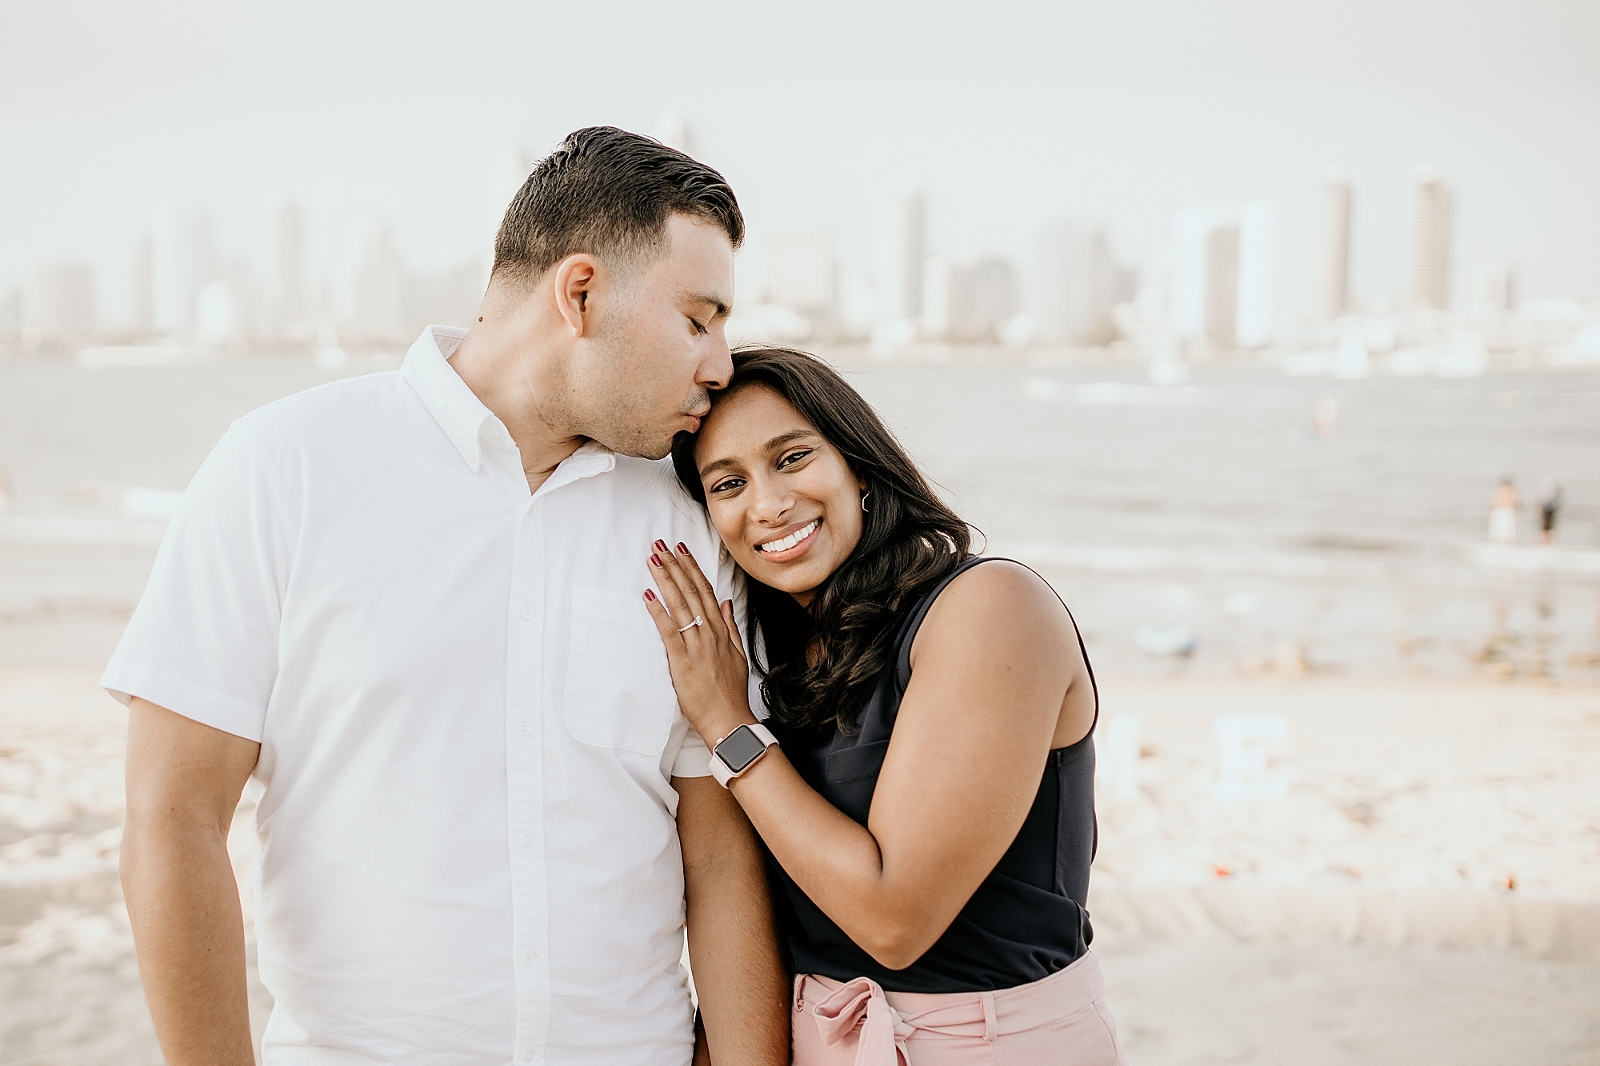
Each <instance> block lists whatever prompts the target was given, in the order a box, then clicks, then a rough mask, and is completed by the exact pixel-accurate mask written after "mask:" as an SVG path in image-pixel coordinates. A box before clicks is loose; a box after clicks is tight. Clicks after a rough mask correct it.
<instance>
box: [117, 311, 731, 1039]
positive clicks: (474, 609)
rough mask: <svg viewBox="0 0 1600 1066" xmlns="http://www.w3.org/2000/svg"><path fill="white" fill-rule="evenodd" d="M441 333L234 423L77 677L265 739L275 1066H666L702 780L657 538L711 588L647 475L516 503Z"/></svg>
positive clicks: (265, 876)
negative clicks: (685, 846) (689, 558)
mask: <svg viewBox="0 0 1600 1066" xmlns="http://www.w3.org/2000/svg"><path fill="white" fill-rule="evenodd" d="M465 335H466V334H465V331H462V330H452V329H445V328H442V327H437V326H436V327H433V328H432V329H430V330H429V331H427V332H425V333H424V334H423V336H422V338H421V339H420V340H418V341H417V343H416V344H415V345H413V346H412V348H411V351H410V353H409V354H408V355H407V356H406V360H405V364H404V365H403V367H402V368H401V369H400V370H398V371H396V372H394V373H388V374H374V375H372V376H369V377H362V378H353V379H349V380H344V381H338V382H334V383H332V384H329V385H324V386H322V387H320V388H315V389H312V390H310V391H308V392H304V393H300V394H299V395H296V396H291V397H289V398H288V399H285V400H281V401H279V402H277V403H274V404H271V405H269V406H267V407H265V408H262V409H261V410H259V411H256V412H254V413H252V414H250V415H248V416H246V417H244V418H242V419H240V420H239V421H237V422H236V423H234V425H233V427H232V428H231V429H230V430H229V431H228V433H227V435H226V436H224V437H223V439H222V441H221V443H219V444H218V445H217V447H216V450H215V451H214V452H212V454H211V456H210V458H208V459H207V460H206V462H205V464H204V465H203V466H202V467H201V469H200V471H199V473H198V474H196V476H195V479H194V481H193V483H192V484H191V485H190V487H189V490H188V492H187V493H186V494H185V496H184V500H183V504H182V506H181V508H180V510H179V512H178V514H177V516H176V517H175V518H174V519H173V522H172V525H171V527H170V529H169V530H168V533H167V537H166V540H165V542H164V543H163V544H162V547H161V552H160V555H159V557H158V558H157V561H156V565H155V570H154V573H153V574H152V576H151V579H150V584H149V587H148V588H147V590H146V592H145V595H144V598H143V599H142V600H141V601H140V604H139V608H138V611H137V612H136V613H135V615H134V617H133V620H132V622H131V623H130V624H129V626H128V631H127V634H126V635H125V636H124V638H123V640H122V644H121V646H120V647H118V649H117V652H116V655H115V657H114V658H113V659H112V661H111V664H110V666H109V667H108V668H107V670H106V674H105V678H104V680H103V682H102V683H103V684H104V685H105V687H106V688H107V689H109V690H111V691H112V693H113V694H114V695H117V696H118V697H119V698H120V699H122V700H123V701H124V702H126V701H127V700H128V698H129V697H132V696H139V697H142V698H144V699H147V700H150V701H151V702H152V703H156V704H158V705H160V706H162V707H166V708H169V709H170V710H173V711H175V712H177V713H179V714H182V715H185V716H186V717H189V718H192V719H194V720H196V721H199V722H203V723H205V724H207V725H210V726H214V727H215V728H217V729H221V730H225V731H227V732H229V733H233V734H236V735H238V736H241V737H246V738H249V739H251V740H257V741H260V743H261V758H260V763H259V765H258V766H257V767H256V771H255V774H254V777H253V778H252V782H251V785H250V788H251V789H252V791H253V792H254V794H255V795H256V797H257V803H258V806H257V809H256V830H257V833H258V834H259V836H260V838H261V844H262V850H261V863H260V867H259V870H258V874H257V886H256V893H257V895H256V899H257V940H258V952H259V961H260V967H261V976H262V980H263V982H264V983H265V984H266V986H267V988H268V989H269V990H270V991H271V992H272V994H273V996H274V997H275V998H276V1001H277V1003H276V1006H275V1008H274V1010H273V1016H272V1019H271V1021H270V1023H269V1025H268V1028H267V1035H266V1040H265V1057H266V1061H267V1062H268V1063H270V1064H273V1066H290V1064H307V1066H309V1064H316V1066H325V1064H343V1063H355V1062H361V1063H370V1062H375V1061H378V1062H394V1063H408V1064H410V1063H418V1064H421V1063H428V1064H434V1063H437V1064H440V1066H444V1064H449V1066H467V1064H475V1063H483V1064H491V1063H492V1064H495V1066H503V1064H506V1063H511V1062H517V1063H521V1062H540V1063H550V1064H566V1063H595V1064H599V1063H605V1064H607V1066H617V1064H628V1063H650V1064H652V1066H655V1064H663V1063H687V1062H688V1061H689V1059H690V1057H691V1054H692V1047H693V1037H692V1032H691V1020H692V1012H691V1005H690V1000H689V994H688V990H687V985H686V975H685V974H684V972H683V970H682V968H681V966H680V965H679V959H680V957H681V952H682V945H683V924H684V901H683V863H682V857H681V854H680V851H679V847H678V837H677V826H676V822H675V820H674V816H675V814H676V810H677V793H676V792H675V791H674V790H673V788H672V785H671V778H672V777H674V776H684V777H687V776H700V775H704V774H705V773H707V760H708V755H707V752H706V749H705V745H704V744H703V743H702V742H701V740H700V739H699V738H698V737H697V736H695V735H694V733H693V732H692V731H691V729H690V728H689V725H688V723H687V722H686V721H685V719H684V718H683V716H682V715H681V714H680V713H679V712H678V709H677V702H676V699H675V697H674V693H673V689H672V684H671V678H670V676H669V675H668V672H667V660H666V655H665V652H664V651H663V648H662V644H661V639H660V637H659V636H658V635H657V633H656V632H655V629H654V627H653V625H652V623H651V620H650V616H649V614H648V612H647V611H646V609H645V605H644V601H643V599H642V593H643V591H644V589H645V587H646V585H647V584H648V582H649V576H648V574H649V571H648V567H647V565H646V556H647V555H648V553H649V551H650V545H651V544H652V542H653V541H654V540H655V539H656V538H658V537H659V538H663V539H665V540H666V541H667V543H668V544H676V543H677V542H678V541H680V540H681V541H684V542H686V543H687V544H688V545H689V546H690V547H691V548H692V549H693V551H694V552H695V555H696V557H697V558H699V559H701V560H704V561H707V562H713V561H714V562H717V563H718V565H717V567H716V568H715V569H716V576H715V577H714V578H713V580H714V581H715V582H716V583H717V585H718V593H719V596H721V597H723V598H726V597H728V596H730V595H732V594H733V588H732V586H733V583H734V582H733V573H734V571H733V567H732V564H731V562H729V561H728V559H727V557H726V554H725V553H723V552H721V551H720V547H721V546H720V542H719V541H718V540H717V539H716V535H715V533H714V532H713V530H712V529H711V526H710V524H709V522H708V521H707V519H706V517H705V515H704V512H703V510H702V509H701V508H700V507H699V506H698V505H697V504H696V503H695V502H694V501H693V500H691V499H690V498H689V497H688V495H687V494H685V493H684V492H683V491H682V489H681V488H680V487H679V485H678V484H677V482H676V480H675V479H674V477H673V473H672V469H671V466H670V464H669V463H666V462H651V461H648V460H643V459H635V458H629V457H626V456H618V455H615V454H613V453H612V452H610V451H608V450H606V449H605V448H603V447H600V446H599V445H597V444H593V443H591V444H586V445H584V446H583V447H581V448H579V449H578V450H577V452H575V453H574V454H573V455H572V456H571V457H570V458H568V459H567V460H566V461H565V462H563V463H562V464H561V465H560V466H559V467H557V468H556V470H555V472H554V473H553V474H551V476H550V478H549V480H547V481H546V482H545V483H544V484H543V485H542V486H541V487H540V488H539V490H538V492H536V493H532V494H530V493H529V491H528V483H527V480H526V478H525V476H524V474H523V470H522V462H521V457H520V455H519V453H518V450H517V447H516V445H515V443H514V442H513V441H512V439H511V435H510V434H509V433H508V432H507V430H506V428H505V426H504V425H503V424H502V423H501V422H500V421H499V419H497V418H496V417H495V416H494V415H493V414H492V413H491V412H490V411H489V410H488V408H486V407H484V405H483V404H482V403H481V402H479V400H478V399H477V397H476V396H474V395H473V393H472V391H471V390H470V389H469V388H467V386H466V383H465V382H463V381H462V380H461V378H460V377H458V376H457V375H456V373H455V371H454V369H452V367H451V366H450V364H449V362H448V361H447V360H448V357H449V356H450V354H451V353H452V352H454V350H455V348H456V346H457V345H458V344H459V343H460V341H461V338H462V337H464V336H465ZM707 569H708V570H711V569H712V567H710V566H708V567H707Z"/></svg>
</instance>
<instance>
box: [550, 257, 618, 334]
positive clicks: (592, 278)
mask: <svg viewBox="0 0 1600 1066" xmlns="http://www.w3.org/2000/svg"><path fill="white" fill-rule="evenodd" d="M605 280H606V270H605V267H604V266H602V265H601V264H600V261H599V260H598V259H596V258H595V257H594V256H592V255H590V254H588V253H587V252H578V253H577V254H575V255H569V256H567V257H566V258H565V259H563V260H562V261H561V262H559V263H557V264H556V268H555V269H554V270H553V271H551V279H550V283H551V286H552V294H553V295H554V296H555V301H556V313H557V314H559V315H560V316H561V320H562V321H563V322H565V323H566V324H567V328H568V329H569V330H571V331H572V336H573V337H574V338H577V337H582V336H584V335H586V334H587V333H589V332H590V330H589V327H590V326H592V325H594V322H595V317H594V316H595V305H594V302H595V296H596V293H597V291H598V290H599V289H600V288H601V287H602V286H603V285H604V284H605Z"/></svg>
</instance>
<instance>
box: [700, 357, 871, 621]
mask: <svg viewBox="0 0 1600 1066" xmlns="http://www.w3.org/2000/svg"><path fill="white" fill-rule="evenodd" d="M695 463H696V465H697V466H698V467H699V470H700V484H701V487H702V488H704V489H705V494H706V507H707V509H708V510H709V511H710V512H711V522H712V524H713V525H715V526H716V527H717V532H718V533H720V534H722V540H723V542H724V543H725V544H727V546H728V551H730V552H732V553H733V558H734V561H735V562H737V563H738V564H739V565H740V566H742V567H743V568H744V570H745V572H746V573H748V574H749V575H750V576H751V577H753V578H755V579H756V580H757V581H760V582H761V583H762V584H765V585H770V586H771V587H772V588H775V589H781V590H783V591H784V592H787V593H789V594H790V595H791V596H793V597H794V598H795V599H796V600H798V601H799V602H800V604H801V605H802V606H808V605H809V604H810V603H811V597H812V596H813V595H814V594H815V592H816V590H817V588H818V587H819V586H821V584H822V583H823V582H824V581H826V580H827V579H828V576H829V575H830V574H832V573H833V572H834V571H835V570H837V569H839V566H840V565H841V564H842V563H843V562H844V561H845V559H846V558H847V557H848V556H849V555H850V553H851V552H852V551H854V550H855V546H856V544H857V542H859V541H860V540H861V518H862V511H861V489H862V484H861V482H860V481H859V480H858V479H857V478H856V476H855V474H853V473H852V472H851V471H850V467H849V466H848V465H847V464H846V463H845V461H844V458H843V457H842V456H840V454H839V453H838V452H837V451H836V450H835V449H834V448H833V446H832V445H831V444H829V443H828V442H827V441H826V440H824V439H823V438H822V435H821V434H820V433H818V432H817V430H816V427H815V426H813V425H812V424H811V423H810V422H808V421H806V420H805V418H804V417H802V416H801V414H800V412H799V411H796V410H795V409H794V407H793V406H791V405H790V403H789V401H788V400H785V399H784V398H783V397H782V396H779V395H778V394H777V393H776V392H774V391H773V390H772V389H770V388H768V387H767V386H765V385H754V384H752V385H746V386H744V387H742V388H739V389H737V390H735V391H734V392H732V393H730V394H725V395H723V396H719V397H717V399H716V402H715V403H714V404H713V405H712V407H711V413H710V414H709V415H707V416H706V420H705V424H704V425H702V426H701V427H700V433H699V436H697V437H696V438H695Z"/></svg>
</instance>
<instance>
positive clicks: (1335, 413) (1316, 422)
mask: <svg viewBox="0 0 1600 1066" xmlns="http://www.w3.org/2000/svg"><path fill="white" fill-rule="evenodd" d="M1311 429H1312V431H1313V432H1314V433H1316V435H1317V436H1319V437H1322V438H1323V439H1324V440H1326V439H1327V438H1328V437H1331V436H1333V435H1334V434H1336V433H1338V432H1339V401H1338V400H1335V399H1334V398H1333V397H1332V396H1324V397H1323V398H1322V399H1320V400H1318V401H1317V413H1316V414H1314V415H1312V416H1311Z"/></svg>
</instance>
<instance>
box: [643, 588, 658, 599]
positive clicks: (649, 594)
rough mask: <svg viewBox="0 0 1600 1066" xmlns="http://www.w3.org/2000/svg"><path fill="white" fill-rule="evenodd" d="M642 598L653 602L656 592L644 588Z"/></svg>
mask: <svg viewBox="0 0 1600 1066" xmlns="http://www.w3.org/2000/svg"><path fill="white" fill-rule="evenodd" d="M644 598H645V599H647V600H650V601H652V602H654V600H655V598H656V594H655V593H654V592H651V591H650V590H649V589H645V590H644Z"/></svg>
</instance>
